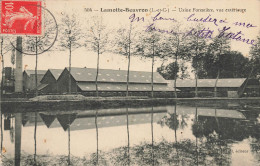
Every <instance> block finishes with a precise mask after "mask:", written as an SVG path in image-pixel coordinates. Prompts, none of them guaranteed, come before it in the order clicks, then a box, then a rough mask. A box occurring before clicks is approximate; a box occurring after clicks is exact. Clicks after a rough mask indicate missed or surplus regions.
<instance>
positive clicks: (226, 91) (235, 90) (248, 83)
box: [170, 78, 260, 97]
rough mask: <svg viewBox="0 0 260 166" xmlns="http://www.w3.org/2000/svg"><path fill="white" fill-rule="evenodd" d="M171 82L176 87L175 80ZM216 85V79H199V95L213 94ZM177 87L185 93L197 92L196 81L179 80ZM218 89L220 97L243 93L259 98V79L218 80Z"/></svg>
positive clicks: (235, 95) (236, 95)
mask: <svg viewBox="0 0 260 166" xmlns="http://www.w3.org/2000/svg"><path fill="white" fill-rule="evenodd" d="M170 82H171V85H172V86H173V87H174V80H171V81H170ZM215 83H216V79H198V80H197V88H198V91H199V93H205V92H208V93H210V92H211V93H213V92H214V88H215ZM176 87H177V88H178V89H180V90H181V91H182V92H183V93H185V92H195V87H196V80H178V79H177V82H176ZM216 87H217V92H218V94H219V96H229V97H238V95H239V94H240V93H243V95H244V96H259V89H260V84H259V80H257V79H246V78H222V79H218V81H217V86H216ZM205 94H206V93H205Z"/></svg>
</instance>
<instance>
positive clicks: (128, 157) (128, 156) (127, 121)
mask: <svg viewBox="0 0 260 166" xmlns="http://www.w3.org/2000/svg"><path fill="white" fill-rule="evenodd" d="M128 113H129V112H128V107H127V108H126V123H127V124H126V126H127V164H128V165H130V133H129V119H128V118H129V115H128Z"/></svg>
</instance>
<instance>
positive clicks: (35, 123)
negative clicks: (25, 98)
mask: <svg viewBox="0 0 260 166" xmlns="http://www.w3.org/2000/svg"><path fill="white" fill-rule="evenodd" d="M34 116H35V117H34V118H35V119H34V121H35V122H34V158H33V159H34V163H35V165H37V164H36V155H37V151H36V148H37V142H36V136H37V135H36V134H37V133H36V131H37V113H36V112H35V114H34Z"/></svg>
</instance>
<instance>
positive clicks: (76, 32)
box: [59, 14, 82, 94]
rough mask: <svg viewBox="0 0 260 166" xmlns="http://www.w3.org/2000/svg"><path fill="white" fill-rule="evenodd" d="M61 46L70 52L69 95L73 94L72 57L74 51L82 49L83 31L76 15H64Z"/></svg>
mask: <svg viewBox="0 0 260 166" xmlns="http://www.w3.org/2000/svg"><path fill="white" fill-rule="evenodd" d="M60 33H61V35H60V41H59V43H60V46H61V47H62V48H63V49H67V50H69V80H68V81H69V89H68V90H69V94H71V56H72V51H74V50H75V49H77V48H79V47H81V46H82V45H81V39H82V29H81V27H80V23H79V21H78V19H77V17H76V15H75V14H73V15H68V14H64V15H63V17H62V19H61V24H60Z"/></svg>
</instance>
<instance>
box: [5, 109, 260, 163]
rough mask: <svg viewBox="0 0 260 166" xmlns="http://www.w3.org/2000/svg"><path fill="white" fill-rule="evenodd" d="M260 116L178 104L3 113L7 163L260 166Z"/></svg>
mask: <svg viewBox="0 0 260 166" xmlns="http://www.w3.org/2000/svg"><path fill="white" fill-rule="evenodd" d="M1 114H2V113H1ZM258 118H259V112H252V111H246V110H241V111H240V110H224V109H215V108H199V107H185V106H176V105H175V106H168V107H148V108H120V109H107V110H93V111H70V112H62V111H53V112H28V113H14V114H8V113H4V114H3V115H2V116H1V149H2V151H1V153H2V152H3V149H5V148H6V149H7V151H6V152H4V156H5V157H4V158H3V164H4V165H14V164H15V165H237V163H238V162H239V163H240V164H242V165H256V164H257V163H258V162H259V161H260V155H259V154H260V124H259V121H258ZM2 122H3V123H4V125H2ZM14 122H15V123H14ZM3 126H4V131H3ZM60 129H61V130H60ZM11 131H12V132H11ZM8 132H9V133H8ZM130 132H131V133H130ZM11 133H14V134H11ZM13 135H14V137H15V138H13ZM3 140H5V141H3ZM12 140H14V142H12ZM12 147H13V148H12ZM12 149H13V150H12ZM242 150H247V151H248V152H247V153H242V152H240V151H242ZM241 155H242V156H243V157H241ZM239 156H240V157H239ZM243 158H246V159H248V160H243Z"/></svg>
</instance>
